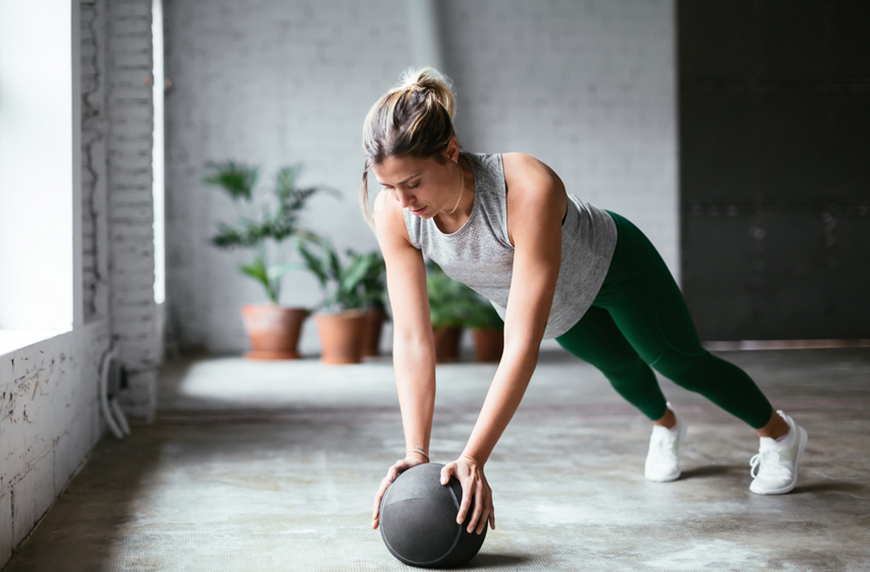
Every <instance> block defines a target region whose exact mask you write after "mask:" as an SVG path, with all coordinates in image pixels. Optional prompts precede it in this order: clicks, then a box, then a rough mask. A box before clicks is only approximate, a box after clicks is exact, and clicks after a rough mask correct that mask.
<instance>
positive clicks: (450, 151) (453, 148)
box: [445, 135, 459, 163]
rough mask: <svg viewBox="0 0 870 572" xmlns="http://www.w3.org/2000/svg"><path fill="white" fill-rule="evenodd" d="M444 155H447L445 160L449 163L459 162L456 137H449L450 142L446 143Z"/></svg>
mask: <svg viewBox="0 0 870 572" xmlns="http://www.w3.org/2000/svg"><path fill="white" fill-rule="evenodd" d="M445 153H446V155H447V159H448V160H449V161H450V162H451V163H455V162H456V161H458V160H459V139H457V138H456V135H453V136H451V137H450V141H448V142H447V149H446V151H445Z"/></svg>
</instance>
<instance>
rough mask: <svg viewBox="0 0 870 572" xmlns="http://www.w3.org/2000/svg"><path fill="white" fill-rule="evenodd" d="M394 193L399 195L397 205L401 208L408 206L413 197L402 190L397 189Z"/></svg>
mask: <svg viewBox="0 0 870 572" xmlns="http://www.w3.org/2000/svg"><path fill="white" fill-rule="evenodd" d="M396 195H397V196H398V197H399V205H401V207H402V208H403V209H406V208H408V206H409V205H410V204H411V199H413V198H414V196H413V195H411V194H410V193H406V192H404V191H397V192H396Z"/></svg>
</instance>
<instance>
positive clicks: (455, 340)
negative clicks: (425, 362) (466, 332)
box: [432, 326, 462, 363]
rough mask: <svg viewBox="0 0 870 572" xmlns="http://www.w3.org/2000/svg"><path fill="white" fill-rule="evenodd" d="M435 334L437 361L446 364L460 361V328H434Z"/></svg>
mask: <svg viewBox="0 0 870 572" xmlns="http://www.w3.org/2000/svg"><path fill="white" fill-rule="evenodd" d="M432 331H433V333H434V334H435V361H436V362H437V363H444V362H448V361H456V360H457V359H459V340H460V339H461V338H462V328H461V327H460V326H449V327H447V328H432Z"/></svg>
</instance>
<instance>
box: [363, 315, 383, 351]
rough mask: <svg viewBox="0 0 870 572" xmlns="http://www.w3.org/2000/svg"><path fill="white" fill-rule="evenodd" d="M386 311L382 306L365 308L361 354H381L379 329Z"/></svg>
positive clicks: (381, 327)
mask: <svg viewBox="0 0 870 572" xmlns="http://www.w3.org/2000/svg"><path fill="white" fill-rule="evenodd" d="M386 318H387V313H386V311H384V309H383V308H369V309H368V310H366V319H365V326H363V336H362V356H363V357H374V356H379V355H381V348H380V346H381V330H382V329H383V327H384V320H385V319H386Z"/></svg>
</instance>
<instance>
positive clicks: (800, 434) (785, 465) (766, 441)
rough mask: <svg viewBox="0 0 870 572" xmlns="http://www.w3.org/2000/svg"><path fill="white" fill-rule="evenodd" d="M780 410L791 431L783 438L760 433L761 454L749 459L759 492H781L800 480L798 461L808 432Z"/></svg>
mask: <svg viewBox="0 0 870 572" xmlns="http://www.w3.org/2000/svg"><path fill="white" fill-rule="evenodd" d="M777 414H778V415H780V416H781V417H782V419H783V420H784V421H785V422H786V423H787V424H788V426H789V431H788V433H786V434H785V435H784V436H783V437H781V438H780V439H778V440H777V439H772V438H770V437H761V438H760V439H759V441H760V443H759V446H758V454H757V455H754V456H753V457H752V459H751V460H750V461H749V466H750V467H752V468H751V469H750V474H751V475H752V477H753V479H752V484H750V485H749V490H750V491H752V492H754V493H755V494H757V495H781V494H784V493H787V492H789V491H790V490H792V489H793V488H794V486H795V484H797V473H798V462H799V461H800V457H801V454H803V452H804V448H805V447H806V446H807V432H806V431H805V430H804V428H803V427H801V426H800V425H798V424H797V423H795V422H794V420H793V419H792V418H791V417H789V416H788V415H786V414H785V413H783V412H782V411H777Z"/></svg>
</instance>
